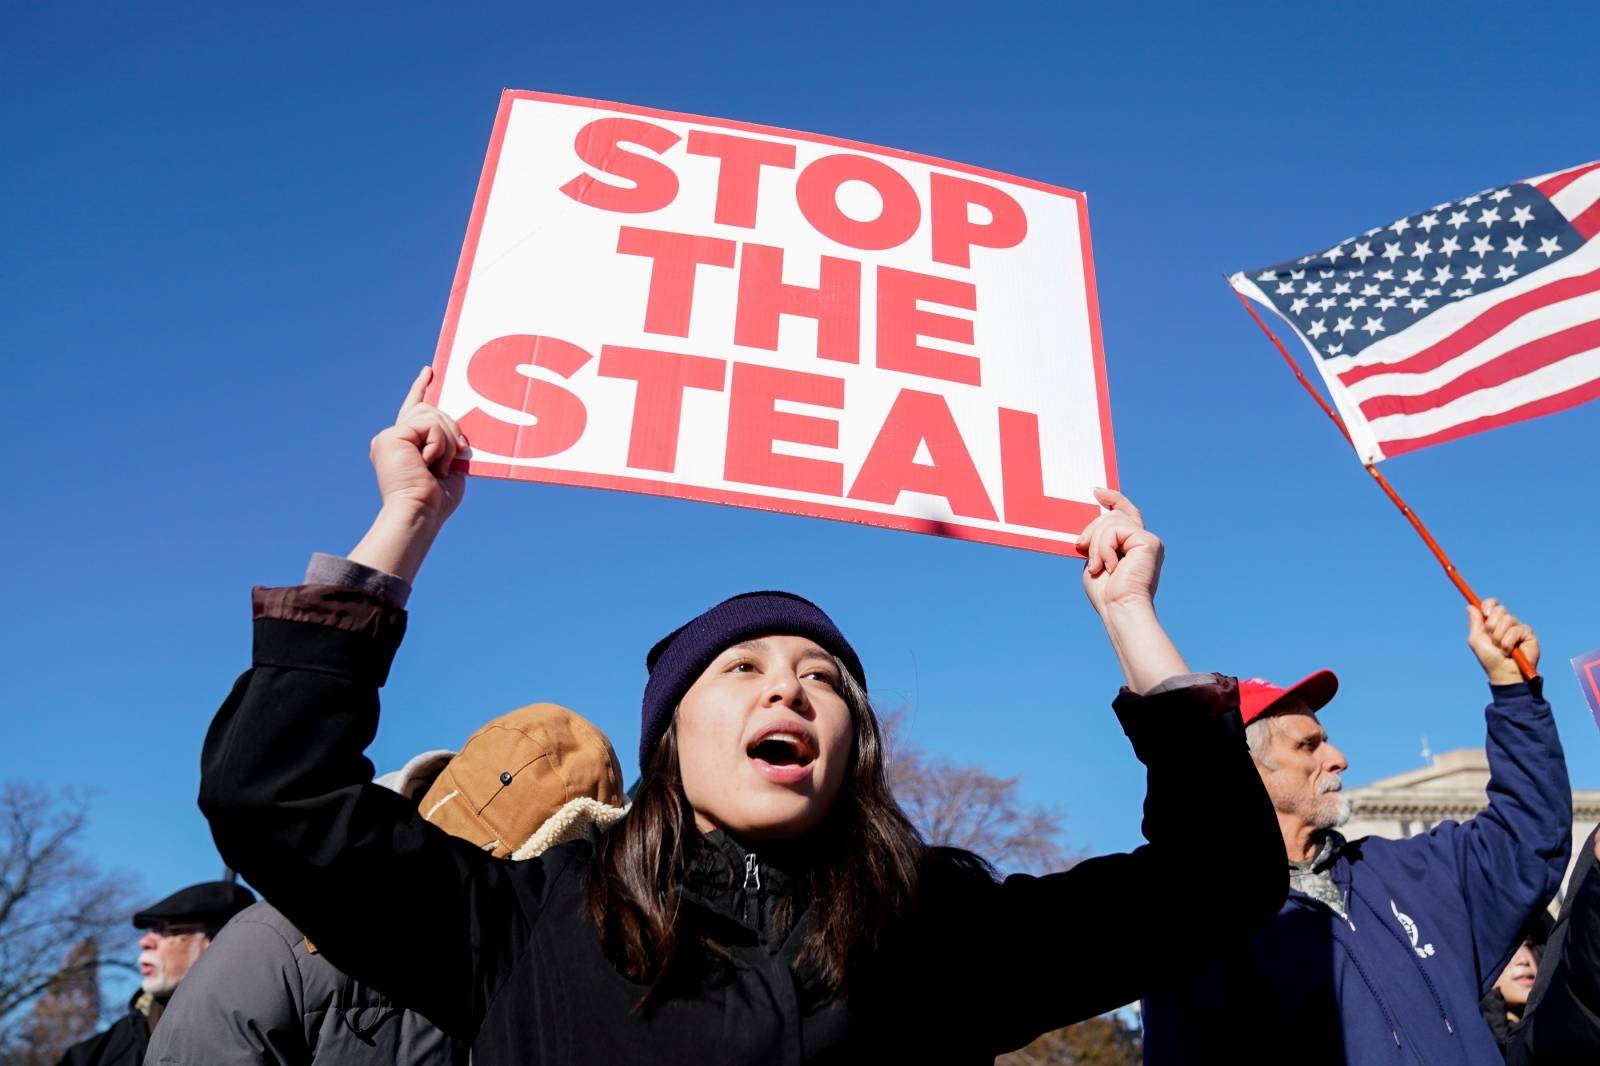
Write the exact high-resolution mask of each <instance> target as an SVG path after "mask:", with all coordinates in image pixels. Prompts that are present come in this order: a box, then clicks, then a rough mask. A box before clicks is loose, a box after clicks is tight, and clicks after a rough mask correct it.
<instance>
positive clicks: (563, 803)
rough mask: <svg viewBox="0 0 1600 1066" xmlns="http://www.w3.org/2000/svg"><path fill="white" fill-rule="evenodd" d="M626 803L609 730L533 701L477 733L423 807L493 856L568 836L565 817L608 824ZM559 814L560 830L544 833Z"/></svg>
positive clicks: (445, 827) (448, 829)
mask: <svg viewBox="0 0 1600 1066" xmlns="http://www.w3.org/2000/svg"><path fill="white" fill-rule="evenodd" d="M627 802H628V801H627V797H626V796H625V795H624V794H623V790H622V764H621V763H620V762H618V761H617V753H616V752H615V751H614V750H612V747H611V742H610V741H608V740H607V739H606V737H605V734H604V733H602V732H600V730H598V729H596V728H595V727H594V726H593V725H592V724H590V723H589V722H588V721H587V720H585V719H584V718H581V717H579V716H578V715H577V714H575V713H573V712H572V711H569V710H567V709H566V708H565V707H559V706H557V705H555V704H553V703H535V704H533V705H531V706H528V707H520V708H518V709H517V710H515V711H512V712H511V713H510V714H506V715H503V716H501V717H499V718H496V719H494V720H493V721H491V722H489V723H488V724H487V725H485V726H484V727H483V728H482V729H479V730H478V731H477V732H476V733H474V734H472V737H471V739H470V740H468V741H467V742H466V744H465V745H464V746H463V747H462V748H461V751H460V752H458V753H457V754H456V756H455V757H454V758H453V759H451V760H450V762H449V763H448V764H447V765H446V766H445V767H444V770H443V772H441V773H440V774H439V776H438V778H437V779H435V780H434V782H433V785H432V786H431V787H430V788H429V789H428V791H427V793H426V794H425V795H424V796H423V797H422V800H421V802H420V803H418V807H419V808H420V809H421V811H422V816H423V817H424V818H426V819H427V820H428V821H430V822H432V823H433V824H434V825H437V826H438V827H439V828H440V829H443V830H444V831H445V832H447V833H449V834H451V835H452V836H457V837H460V838H461V839H463V840H468V841H471V842H472V843H474V844H476V845H478V846H479V847H481V848H483V849H484V850H485V851H487V852H490V853H491V854H493V855H494V856H495V857H496V858H505V857H506V856H508V855H510V854H511V853H512V852H513V851H518V852H521V853H522V854H519V855H518V856H517V857H519V858H523V857H526V855H527V854H528V853H529V852H530V850H531V848H532V847H538V848H539V850H543V848H544V847H549V846H551V845H552V844H554V843H559V842H560V841H561V840H564V839H571V838H572V837H571V836H570V835H569V833H570V830H568V831H567V832H562V831H561V830H562V829H567V827H566V826H565V824H564V823H566V822H574V823H582V824H583V825H585V826H587V825H595V826H597V827H599V828H604V827H605V826H607V825H609V824H611V823H612V822H614V821H616V819H618V818H620V817H622V813H623V809H624V806H625V805H626V804H627ZM558 813H560V814H561V815H562V817H561V818H559V819H556V824H555V825H553V826H552V827H551V828H552V829H555V830H556V832H555V833H552V832H550V831H548V830H547V831H546V832H544V833H540V830H541V829H542V828H543V827H544V826H545V824H546V823H547V822H550V821H551V819H552V818H554V817H555V816H556V815H557V814H558ZM558 827H559V828H558ZM571 828H572V829H577V828H578V825H577V824H574V825H573V826H572V827H571ZM536 834H537V835H539V836H540V838H541V839H540V840H539V841H538V842H537V844H536V843H535V840H534V837H535V835H536Z"/></svg>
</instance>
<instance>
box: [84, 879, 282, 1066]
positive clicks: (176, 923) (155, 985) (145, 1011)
mask: <svg viewBox="0 0 1600 1066" xmlns="http://www.w3.org/2000/svg"><path fill="white" fill-rule="evenodd" d="M255 898H256V897H255V894H254V893H252V892H251V891H250V890H249V889H247V888H245V887H243V886H242V885H236V884H234V883H233V882H231V881H206V882H203V883H201V884H198V885H190V886H189V887H188V888H180V889H179V890H178V891H176V892H174V893H173V894H172V895H170V896H168V897H167V898H166V899H164V900H162V901H161V902H159V903H156V904H152V905H151V906H149V907H146V908H145V909H144V910H142V911H140V912H139V913H138V914H135V915H134V916H133V927H134V928H135V929H142V930H144V935H143V936H141V937H140V938H139V991H138V993H137V994H136V995H135V996H134V997H133V1000H132V1001H131V1002H130V1003H129V1004H128V1013H127V1014H126V1015H124V1016H123V1017H122V1018H120V1019H118V1020H117V1022H116V1023H115V1024H114V1025H112V1026H111V1028H109V1029H105V1030H103V1031H101V1032H98V1033H96V1034H95V1035H93V1036H91V1037H89V1039H87V1040H84V1041H81V1042H80V1043H77V1044H74V1045H73V1046H72V1047H70V1048H68V1049H67V1053H66V1054H65V1055H63V1056H62V1057H61V1064H60V1066H139V1064H140V1063H142V1062H143V1061H144V1053H145V1049H146V1048H147V1047H149V1045H150V1031H151V1030H152V1029H154V1028H155V1026H156V1022H157V1021H159V1020H160V1019H161V1012H162V1011H163V1010H165V1009H166V1005H167V1001H168V1000H169V999H171V998H172V993H173V992H175V991H176V990H177V988H178V982H179V981H182V980H183V978H184V975H185V974H187V973H188V972H189V967H191V966H193V965H194V963H195V960H196V959H198V958H199V957H200V953H201V952H203V951H205V949H206V948H208V947H210V946H211V938H212V937H214V936H216V935H217V931H218V930H219V929H221V928H222V927H223V926H224V925H225V924H227V921H228V919H229V918H232V917H233V916H234V915H235V914H238V913H239V912H240V911H242V910H244V909H245V908H246V907H248V906H250V904H252V903H254V902H255Z"/></svg>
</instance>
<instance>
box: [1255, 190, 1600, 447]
mask: <svg viewBox="0 0 1600 1066" xmlns="http://www.w3.org/2000/svg"><path fill="white" fill-rule="evenodd" d="M1597 234H1600V161H1597V162H1593V163H1585V164H1584V165H1582V166H1577V167H1572V168H1570V169H1568V170H1558V171H1556V172H1555V173H1552V174H1544V175H1541V176H1540V177H1537V178H1528V179H1527V180H1525V181H1517V182H1513V183H1511V184H1510V185H1506V186H1503V187H1501V188H1497V189H1485V190H1484V191H1483V192H1480V193H1477V194H1475V195H1472V196H1468V197H1466V198H1465V199H1461V200H1455V201H1451V202H1449V203H1442V204H1436V205H1435V206H1433V207H1431V208H1429V209H1428V210H1426V211H1423V212H1420V213H1418V214H1414V215H1407V216H1406V217H1404V218H1401V219H1397V220H1395V221H1394V222H1392V223H1390V224H1389V225H1387V226H1378V227H1376V228H1374V229H1369V230H1367V231H1366V232H1365V233H1363V234H1361V235H1360V236H1357V237H1351V238H1349V239H1348V240H1343V241H1340V242H1339V243H1338V244H1336V245H1334V246H1333V247H1332V248H1329V249H1328V250H1327V251H1325V252H1316V253H1313V254H1311V255H1306V256H1301V257H1300V258H1299V259H1296V260H1293V261H1291V262H1286V263H1280V264H1278V265H1277V266H1272V267H1267V268H1266V269H1264V270H1252V271H1245V272H1241V273H1238V274H1235V275H1233V277H1232V278H1230V279H1229V280H1230V281H1231V282H1232V284H1233V287H1234V288H1235V289H1237V290H1238V291H1239V292H1241V293H1243V294H1244V295H1246V296H1248V297H1250V298H1251V299H1253V300H1256V301H1257V302H1259V303H1263V304H1265V305H1267V306H1268V307H1270V308H1272V310H1274V311H1276V312H1277V313H1278V315H1279V316H1280V317H1282V318H1283V320H1284V321H1285V322H1287V323H1288V324H1289V325H1290V326H1291V327H1292V328H1293V329H1294V331H1295V333H1296V334H1297V335H1298V336H1299V337H1300V340H1301V341H1302V342H1304V344H1305V346H1306V347H1307V348H1308V349H1310V351H1311V354H1312V356H1313V361H1314V362H1315V363H1316V365H1317V369H1318V370H1319V371H1321V372H1322V378H1323V380H1324V381H1325V382H1326V383H1327V385H1328V390H1329V391H1330V392H1331V393H1332V394H1333V399H1334V403H1335V405H1336V406H1337V407H1338V409H1339V414H1340V415H1341V416H1342V417H1343V418H1344V422H1345V427H1346V428H1347V429H1348V430H1349V431H1350V436H1351V439H1352V441H1353V442H1354V443H1355V446H1356V450H1357V451H1358V452H1359V453H1360V454H1361V459H1362V461H1363V462H1367V463H1374V462H1377V461H1379V460H1380V459H1385V458H1388V457H1390V456H1395V455H1400V454H1402V453H1404V452H1409V451H1414V450H1416V449H1417V448H1423V447H1426V446H1428V445H1430V444H1438V443H1440V442H1442V441H1447V440H1454V439H1455V438H1457V437H1463V436H1466V435H1467V434H1469V433H1477V432H1478V431H1480V430H1485V429H1493V428H1494V427H1496V426H1503V425H1506V424H1507V423H1510V422H1517V421H1521V420H1522V419H1525V418H1534V417H1536V416H1538V415H1544V414H1550V413H1551V412H1554V411H1561V410H1564V409H1566V408H1568V407H1572V406H1574V405H1576V404H1580V403H1583V402H1584V401H1586V400H1591V399H1594V398H1595V397H1596V396H1600V240H1596V239H1595V238H1596V235H1597Z"/></svg>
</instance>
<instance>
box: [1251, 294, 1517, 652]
mask: <svg viewBox="0 0 1600 1066" xmlns="http://www.w3.org/2000/svg"><path fill="white" fill-rule="evenodd" d="M1228 288H1229V289H1231V290H1232V291H1233V294H1234V295H1235V296H1237V297H1238V298H1239V302H1240V303H1241V304H1243V305H1244V309H1245V311H1246V312H1247V313H1248V314H1249V315H1250V317H1251V318H1252V319H1254V320H1255V323H1256V325H1257V326H1260V327H1261V332H1262V333H1265V334H1266V335H1267V339H1268V340H1270V341H1271V342H1272V343H1273V346H1274V347H1276V348H1277V349H1278V354H1279V355H1281V356H1283V361H1284V362H1285V363H1288V364H1289V369H1290V371H1291V372H1293V374H1294V376H1295V380H1296V381H1298V382H1300V384H1301V386H1302V387H1304V388H1305V390H1306V392H1307V393H1309V394H1310V396H1311V398H1312V399H1313V400H1315V401H1317V406H1318V407H1320V408H1322V413H1323V414H1325V415H1327V416H1328V417H1329V418H1331V419H1333V424H1334V425H1336V426H1338V427H1339V432H1340V433H1342V434H1344V439H1345V440H1347V441H1349V442H1350V446H1351V447H1355V441H1353V440H1351V439H1350V430H1349V429H1347V428H1346V427H1345V424H1344V419H1342V418H1340V417H1339V412H1337V411H1335V410H1334V409H1333V407H1332V406H1331V405H1330V404H1329V403H1328V401H1327V400H1324V399H1323V398H1322V393H1320V392H1318V391H1317V389H1316V387H1315V386H1314V385H1312V384H1311V382H1310V381H1308V380H1307V379H1306V375H1305V373H1304V372H1303V371H1302V370H1301V369H1300V364H1299V363H1296V362H1295V361H1294V357H1293V356H1291V355H1290V354H1289V350H1288V349H1287V348H1285V347H1284V346H1283V342H1282V341H1280V340H1279V339H1278V335H1277V334H1276V333H1273V332H1272V330H1270V329H1268V328H1267V324H1266V323H1265V322H1264V321H1262V319H1261V316H1260V315H1258V314H1256V309H1255V308H1254V307H1252V306H1251V305H1250V300H1249V299H1248V298H1247V297H1246V296H1245V294H1244V293H1242V292H1240V291H1239V290H1238V289H1235V288H1233V286H1232V284H1230V285H1229V286H1228ZM1363 465H1364V466H1366V468H1367V473H1369V474H1371V475H1372V480H1373V481H1375V482H1377V484H1378V487H1379V488H1380V489H1382V490H1383V493H1384V495H1385V496H1388V497H1389V500H1390V502H1391V503H1393V504H1394V505H1395V506H1396V507H1398V508H1400V513H1401V514H1403V515H1405V516H1406V521H1408V522H1410V523H1411V528H1412V529H1415V530H1416V531H1417V536H1419V537H1421V538H1422V543H1424V544H1426V545H1427V546H1428V550H1429V551H1431V552H1432V553H1433V557H1434V558H1435V559H1437V560H1439V565H1440V566H1442V567H1444V574H1445V577H1448V578H1449V579H1450V583H1451V584H1452V585H1454V586H1455V587H1456V591H1457V592H1460V593H1461V595H1462V597H1463V598H1465V599H1466V601H1467V602H1468V603H1470V604H1472V606H1474V607H1479V608H1481V607H1482V606H1483V601H1482V600H1480V599H1478V594H1477V593H1476V592H1473V591H1472V586H1471V585H1469V584H1467V579H1466V578H1464V577H1462V576H1461V572H1460V571H1459V570H1457V569H1456V564H1455V563H1452V562H1451V561H1450V557H1449V556H1448V555H1446V554H1445V553H1444V549H1443V548H1441V547H1439V542H1438V541H1436V540H1434V539H1433V534H1432V533H1429V532H1428V527H1427V526H1425V525H1423V524H1422V519H1420V518H1418V517H1417V512H1415V511H1413V510H1412V509H1411V505H1410V504H1408V503H1406V501H1405V500H1403V499H1401V498H1400V494H1399V493H1398V492H1396V491H1395V490H1394V486H1393V485H1391V484H1389V481H1388V479H1387V478H1385V477H1384V476H1383V475H1382V474H1380V473H1379V472H1378V468H1377V466H1376V465H1374V464H1373V463H1365V464H1363ZM1511 658H1512V659H1514V660H1515V661H1516V664H1517V669H1518V670H1521V671H1522V676H1523V677H1524V678H1527V679H1530V680H1531V679H1532V678H1533V676H1534V669H1533V664H1531V663H1530V662H1528V657H1527V656H1525V655H1523V654H1522V649H1521V648H1513V649H1511Z"/></svg>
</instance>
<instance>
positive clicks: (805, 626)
mask: <svg viewBox="0 0 1600 1066" xmlns="http://www.w3.org/2000/svg"><path fill="white" fill-rule="evenodd" d="M778 633H781V634H784V635H786V636H795V637H806V638H808V639H810V640H814V641H816V642H817V643H818V644H819V645H820V646H821V647H823V648H824V649H825V650H827V651H829V652H831V653H832V654H834V655H837V656H838V657H839V658H840V659H841V660H842V661H843V662H844V665H845V668H846V669H848V670H849V671H850V673H851V675H852V676H853V677H854V678H855V679H856V681H858V682H859V683H860V684H861V687H862V688H866V687H867V673H866V671H865V670H864V669H862V667H861V660H860V659H859V658H857V656H856V651H855V649H854V648H852V647H851V646H850V642H849V641H848V640H845V639H844V634H843V633H841V632H839V627H838V626H836V625H834V624H833V619H831V618H829V617H828V616H827V614H826V613H824V612H823V610H822V608H820V607H818V606H817V605H816V604H814V603H812V602H811V601H810V600H808V599H804V598H803V597H800V596H796V595H794V594H793V593H790V592H746V593H742V594H741V595H738V596H734V597H731V598H729V599H726V600H723V601H722V602H721V603H719V604H717V605H716V606H715V607H713V608H711V609H710V610H709V611H706V612H705V613H704V614H702V615H700V616H698V617H696V618H693V619H691V620H690V621H688V622H686V623H684V624H683V625H681V626H679V627H678V628H677V629H674V630H673V631H672V632H671V633H668V634H667V635H666V636H664V637H662V638H661V639H660V640H658V641H656V644H655V647H653V648H651V649H650V654H648V655H646V656H645V660H644V665H645V668H646V669H647V670H649V671H650V679H649V680H648V681H646V682H645V686H644V708H643V714H642V715H641V719H640V736H639V769H640V770H641V771H642V770H644V769H645V767H646V766H647V765H648V764H649V762H650V754H651V752H653V751H655V749H656V744H657V743H659V742H660V740H661V734H662V733H664V732H666V729H667V723H668V722H670V721H672V713H673V711H675V710H676V709H677V707H678V702H679V701H680V700H682V699H683V694H684V693H685V692H688V691H689V686H691V685H693V684H694V683H695V679H697V678H698V677H699V676H700V674H701V672H702V671H703V670H705V668H706V667H707V666H709V665H711V660H713V659H715V658H716V657H717V656H718V655H721V654H722V651H723V649H724V648H726V647H728V646H729V645H730V644H737V643H738V642H739V641H741V640H748V639H749V638H751V637H759V636H765V635H769V634H778Z"/></svg>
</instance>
